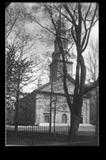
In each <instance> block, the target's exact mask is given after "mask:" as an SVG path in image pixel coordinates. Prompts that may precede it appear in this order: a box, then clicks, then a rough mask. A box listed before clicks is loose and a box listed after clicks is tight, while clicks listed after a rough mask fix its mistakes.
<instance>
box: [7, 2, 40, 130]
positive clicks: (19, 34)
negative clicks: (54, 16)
mask: <svg viewBox="0 0 106 160" xmlns="http://www.w3.org/2000/svg"><path fill="white" fill-rule="evenodd" d="M7 9H8V11H7V14H6V16H7V18H6V37H5V40H6V96H7V98H8V100H7V99H6V100H7V102H8V105H9V102H11V99H12V97H14V103H15V129H16V130H17V126H18V106H19V105H18V104H19V99H20V93H22V89H23V87H24V86H26V85H27V84H29V83H31V82H33V81H35V80H36V79H37V77H35V78H33V79H31V78H32V76H33V73H34V71H32V68H33V65H32V62H31V61H30V59H29V60H28V57H26V56H25V53H26V52H28V51H29V49H31V47H32V46H33V44H34V42H33V41H32V40H33V37H31V36H30V35H28V34H27V33H26V32H25V28H24V24H25V21H24V20H26V19H27V18H26V9H25V8H24V6H23V5H22V6H20V5H17V4H16V5H14V6H13V7H12V6H10V7H9V8H7ZM17 14H18V15H17ZM8 19H9V21H8ZM11 37H12V38H11ZM35 65H36V66H37V65H38V64H35Z"/></svg>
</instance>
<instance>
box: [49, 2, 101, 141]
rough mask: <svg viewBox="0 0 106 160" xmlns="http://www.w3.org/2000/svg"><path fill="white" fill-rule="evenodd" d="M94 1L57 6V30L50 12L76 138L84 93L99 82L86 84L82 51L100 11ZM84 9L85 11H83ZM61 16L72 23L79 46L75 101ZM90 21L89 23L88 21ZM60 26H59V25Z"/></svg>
mask: <svg viewBox="0 0 106 160" xmlns="http://www.w3.org/2000/svg"><path fill="white" fill-rule="evenodd" d="M91 6H92V3H90V4H87V6H85V4H83V3H75V4H74V5H73V4H71V3H70V4H66V3H64V4H63V5H62V6H60V7H56V6H55V7H56V9H57V10H58V12H59V13H60V21H59V26H60V29H58V30H57V28H56V24H55V21H54V19H53V16H52V12H49V14H50V16H51V20H52V23H53V25H54V29H55V31H56V36H57V43H58V46H59V49H60V52H61V54H62V59H63V73H64V76H63V86H64V91H65V94H66V99H67V103H68V106H69V108H70V112H71V125H70V132H69V139H70V140H74V138H75V137H76V135H77V132H78V127H79V123H80V117H81V109H82V104H83V95H84V94H86V93H87V91H89V90H91V89H93V88H94V87H96V85H97V84H98V79H97V80H96V81H95V82H94V83H93V84H92V85H91V86H89V87H86V86H85V78H86V66H85V62H84V58H83V55H82V53H83V52H84V51H85V49H86V47H87V45H88V40H89V36H90V32H91V28H92V27H93V26H94V24H95V23H96V22H97V20H98V17H97V12H98V4H93V8H92V7H91ZM62 7H63V8H64V10H65V12H66V13H67V14H64V13H63V12H62ZM83 9H84V11H83ZM61 16H64V17H65V18H66V19H67V20H68V21H69V22H70V23H71V30H70V31H71V35H72V37H73V40H74V42H75V45H76V48H77V66H76V78H75V89H74V97H73V103H71V101H70V96H69V93H68V88H67V84H66V75H67V69H66V62H65V54H64V49H63V43H62V37H61V35H62V34H61ZM87 22H88V23H87ZM58 28H59V27H58Z"/></svg>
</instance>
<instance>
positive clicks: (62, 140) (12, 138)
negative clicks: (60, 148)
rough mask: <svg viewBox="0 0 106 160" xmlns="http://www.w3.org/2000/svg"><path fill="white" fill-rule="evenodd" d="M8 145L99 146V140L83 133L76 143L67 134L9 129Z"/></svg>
mask: <svg viewBox="0 0 106 160" xmlns="http://www.w3.org/2000/svg"><path fill="white" fill-rule="evenodd" d="M7 145H27V146H39V145H45V146H46V145H66V146H69V145H70V146H81V145H82V146H83V145H84V146H89V145H90V146H92V145H94V146H97V145H98V140H97V137H96V136H94V135H81V134H79V136H78V137H77V139H76V142H74V143H68V142H67V135H64V134H56V135H55V136H54V134H53V133H52V134H51V135H49V134H48V132H47V133H41V132H38V133H36V132H27V131H18V133H15V132H14V131H7Z"/></svg>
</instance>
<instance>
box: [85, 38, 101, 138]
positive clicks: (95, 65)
mask: <svg viewBox="0 0 106 160" xmlns="http://www.w3.org/2000/svg"><path fill="white" fill-rule="evenodd" d="M90 47H91V51H89V52H88V56H87V58H86V62H87V71H88V75H89V76H88V80H89V79H90V80H92V81H93V82H95V81H96V79H97V77H98V74H99V48H98V42H97V41H96V43H95V44H94V42H93V40H92V41H91V43H90ZM94 92H95V95H94V96H93V100H94V104H95V105H93V107H94V110H95V111H96V130H95V134H96V135H98V122H99V104H98V98H99V97H98V95H99V91H98V86H97V87H96V88H95V89H94ZM94 113H95V112H94Z"/></svg>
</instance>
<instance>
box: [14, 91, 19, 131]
mask: <svg viewBox="0 0 106 160" xmlns="http://www.w3.org/2000/svg"><path fill="white" fill-rule="evenodd" d="M18 106H19V91H17V93H16V105H15V131H17V130H18Z"/></svg>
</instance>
